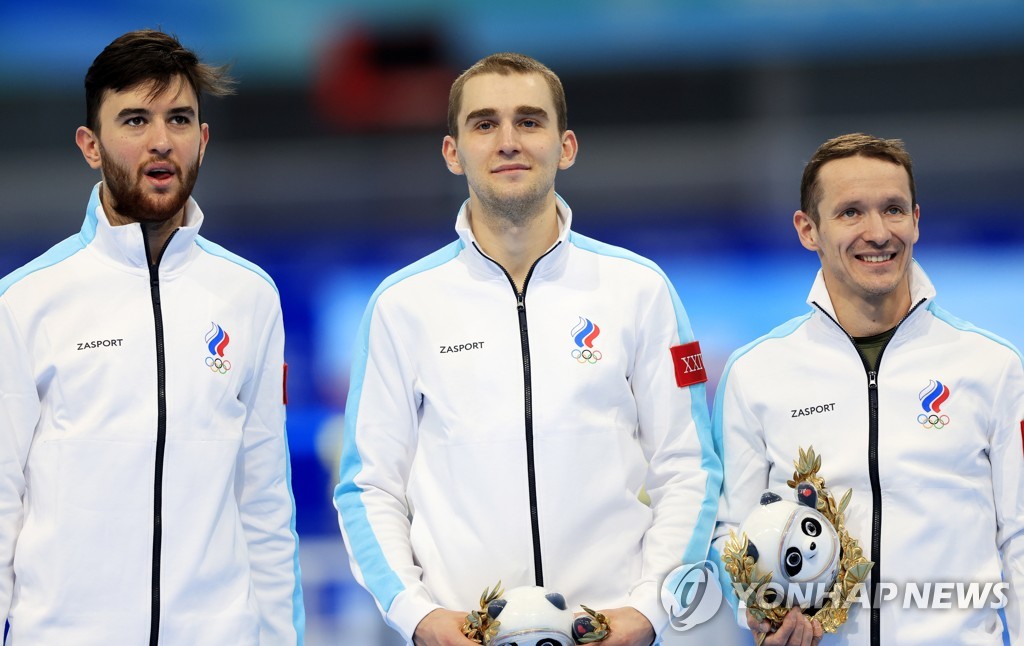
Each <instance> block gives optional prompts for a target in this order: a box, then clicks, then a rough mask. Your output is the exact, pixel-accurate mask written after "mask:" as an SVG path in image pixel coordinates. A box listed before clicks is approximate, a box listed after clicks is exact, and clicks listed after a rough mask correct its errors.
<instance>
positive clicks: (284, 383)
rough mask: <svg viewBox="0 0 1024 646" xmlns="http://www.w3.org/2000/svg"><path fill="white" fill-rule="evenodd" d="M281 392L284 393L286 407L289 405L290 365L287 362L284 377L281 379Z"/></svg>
mask: <svg viewBox="0 0 1024 646" xmlns="http://www.w3.org/2000/svg"><path fill="white" fill-rule="evenodd" d="M281 392H282V393H283V398H284V405H285V406H287V405H288V363H287V362H285V364H284V370H283V375H282V377H281Z"/></svg>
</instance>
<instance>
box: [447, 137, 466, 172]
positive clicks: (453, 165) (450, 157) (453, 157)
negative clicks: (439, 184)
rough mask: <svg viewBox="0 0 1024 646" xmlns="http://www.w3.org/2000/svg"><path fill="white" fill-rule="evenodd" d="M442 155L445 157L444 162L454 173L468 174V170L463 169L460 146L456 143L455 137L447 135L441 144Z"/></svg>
mask: <svg viewBox="0 0 1024 646" xmlns="http://www.w3.org/2000/svg"><path fill="white" fill-rule="evenodd" d="M441 156H442V157H444V163H445V165H446V166H448V170H449V171H451V173H452V174H454V175H465V174H466V171H464V170H463V169H462V162H461V161H459V147H458V144H456V143H455V137H452V136H451V135H445V137H444V142H443V143H442V144H441Z"/></svg>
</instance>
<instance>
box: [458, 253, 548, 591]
mask: <svg viewBox="0 0 1024 646" xmlns="http://www.w3.org/2000/svg"><path fill="white" fill-rule="evenodd" d="M560 244H562V243H561V241H559V242H557V243H555V245H554V246H553V247H551V248H550V249H548V250H547V251H546V252H545V253H544V254H543V255H541V256H540V257H539V258H537V259H536V260H534V261H533V264H532V265H530V270H529V271H527V272H526V279H525V280H524V281H523V291H521V292H520V291H519V289H518V288H517V287H516V281H515V280H513V279H512V275H511V274H509V273H508V270H506V269H505V268H504V267H502V266H501V264H500V263H498V262H497V261H495V260H494V259H493V258H491V257H490V256H488V255H487V254H485V253H484V252H483V251H482V250H481V249H480V247H478V246H477V245H476V243H475V242H474V243H473V246H474V247H476V250H477V251H478V252H479V253H480V255H481V256H483V257H484V258H487V259H488V260H490V261H491V262H493V263H494V264H495V265H497V266H498V268H499V269H501V271H502V273H503V274H505V277H506V278H508V282H509V285H511V286H512V291H513V292H514V293H515V295H516V311H517V312H518V314H519V342H520V344H521V346H522V352H523V404H524V408H525V410H524V413H525V415H524V419H525V428H526V478H527V485H528V487H529V491H530V530H531V532H532V535H533V572H534V580H535V582H536V585H538V586H543V585H544V565H543V563H544V560H543V558H542V556H541V551H540V515H539V511H538V505H537V468H536V461H535V459H534V451H533V384H532V378H531V376H530V332H529V329H528V327H527V324H526V288H527V286H528V285H529V284H530V277H531V276H533V270H534V268H536V267H537V263H539V262H540V261H541V258H543V257H544V256H546V255H548V254H549V253H551V252H552V251H554V250H555V248H556V247H558V245H560Z"/></svg>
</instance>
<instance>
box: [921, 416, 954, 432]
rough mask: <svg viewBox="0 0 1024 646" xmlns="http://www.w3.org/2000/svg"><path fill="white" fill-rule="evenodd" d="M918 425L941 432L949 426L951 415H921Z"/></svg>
mask: <svg viewBox="0 0 1024 646" xmlns="http://www.w3.org/2000/svg"><path fill="white" fill-rule="evenodd" d="M917 423H918V424H920V425H921V426H923V427H925V428H934V429H936V430H939V429H941V428H942V427H944V426H946V425H948V424H949V415H936V414H935V413H932V414H930V415H925V414H924V413H921V414H920V415H918V416H917Z"/></svg>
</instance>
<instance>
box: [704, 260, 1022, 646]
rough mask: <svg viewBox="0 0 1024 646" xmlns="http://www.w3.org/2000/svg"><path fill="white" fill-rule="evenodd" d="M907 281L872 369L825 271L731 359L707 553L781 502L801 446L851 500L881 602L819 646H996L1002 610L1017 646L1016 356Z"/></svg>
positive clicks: (720, 410)
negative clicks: (760, 509)
mask: <svg viewBox="0 0 1024 646" xmlns="http://www.w3.org/2000/svg"><path fill="white" fill-rule="evenodd" d="M910 287H911V296H912V299H913V303H914V305H913V309H912V310H911V312H910V314H909V315H908V316H907V317H906V318H905V319H904V320H903V322H902V323H901V324H900V325H899V327H898V328H897V330H896V332H895V334H894V335H893V337H892V339H891V340H890V341H889V343H888V345H887V346H886V347H885V349H884V350H883V352H882V355H881V360H880V363H879V369H878V372H877V374H875V373H873V372H870V373H869V372H868V370H867V369H866V368H865V366H864V363H863V362H862V361H861V357H860V355H859V354H858V352H857V350H856V348H855V346H854V343H853V340H852V339H851V338H850V337H849V336H848V335H847V334H846V332H845V331H844V330H843V329H842V328H841V327H840V326H839V324H838V323H837V322H836V320H837V319H836V317H835V311H834V309H833V306H832V303H831V301H830V300H829V296H828V292H827V290H826V289H825V283H824V280H823V278H822V276H821V273H820V272H819V274H818V278H817V280H816V281H815V283H814V286H813V288H812V289H811V292H810V295H809V296H808V299H807V301H808V303H809V304H811V306H812V307H811V312H809V313H808V314H806V315H804V316H801V317H799V318H795V319H793V320H791V321H789V322H788V323H785V324H784V325H782V326H780V327H778V328H776V329H775V330H773V331H772V332H771V333H769V334H768V335H766V336H764V337H762V338H760V339H758V340H757V341H754V342H753V343H751V344H750V345H748V346H746V347H744V348H741V349H740V350H738V351H736V352H735V353H734V354H733V356H732V358H731V359H730V360H729V363H728V364H727V366H726V369H725V374H724V376H723V378H722V381H721V383H720V385H719V388H718V392H717V394H716V397H715V414H714V423H715V434H716V441H718V442H720V443H721V446H722V447H723V462H724V465H725V482H724V489H723V497H722V504H721V509H720V516H719V525H718V528H717V530H716V539H715V548H716V551H717V552H719V553H720V551H721V547H722V545H723V544H724V541H725V539H726V538H727V537H728V534H729V530H730V529H736V528H737V527H738V525H739V523H740V522H742V521H743V519H744V518H745V517H746V516H747V514H748V513H749V512H750V510H751V509H753V507H754V506H755V505H756V504H757V503H758V499H759V497H760V494H761V492H762V491H763V490H764V489H765V488H770V489H772V490H773V491H775V492H777V493H779V494H781V495H783V496H790V495H791V493H792V490H791V489H790V488H789V487H787V485H786V480H787V479H790V478H792V477H793V473H794V470H795V469H794V465H793V462H794V460H796V459H797V456H798V450H799V448H800V447H803V448H804V449H806V448H808V447H810V446H812V445H813V447H814V450H815V451H816V452H817V453H818V454H819V455H820V456H821V460H822V466H821V472H820V475H821V476H822V477H823V478H824V479H825V483H826V485H827V486H828V487H829V489H830V490H831V491H832V494H833V495H834V496H835V499H836V502H839V500H840V499H841V497H842V495H843V494H844V493H845V492H846V490H847V489H852V490H853V497H852V500H851V502H850V505H849V507H848V509H847V511H846V524H847V528H848V529H849V532H850V535H851V536H853V537H854V538H856V539H858V540H859V542H860V546H861V547H862V548H863V550H864V555H865V556H866V557H867V558H868V559H870V560H872V561H874V562H875V566H874V569H873V570H872V575H871V579H869V581H868V584H869V588H868V589H867V590H868V592H869V591H870V590H871V586H873V587H874V588H875V589H876V592H877V594H878V598H879V599H880V600H881V601H880V603H877V604H875V605H874V609H872V608H870V607H868V602H869V600H870V598H871V597H870V594H868V593H865V595H864V596H863V597H862V598H861V600H860V601H857V602H856V603H854V605H853V606H852V608H851V611H850V616H849V620H848V621H847V623H846V624H845V625H843V626H842V627H841V628H840V629H839V631H838V633H836V634H834V635H830V634H828V633H826V635H825V638H824V639H823V640H822V645H823V646H827V645H830V644H857V645H860V644H865V645H866V644H872V645H877V644H898V645H899V646H906V645H908V644H911V645H912V644H922V645H924V644H1002V643H1003V642H1002V638H1001V633H1002V632H1003V627H1002V624H1001V621H1000V617H999V614H1000V613H999V609H998V607H997V606H999V605H1002V603H1003V601H1005V602H1007V603H1008V605H1007V606H1006V608H1005V616H1006V619H1007V621H1008V624H1009V632H1010V635H1011V638H1012V642H1013V643H1014V644H1017V643H1024V642H1022V635H1021V631H1022V622H1021V612H1022V611H1021V605H1020V603H1019V600H1018V599H1019V589H1020V586H1022V585H1024V477H1022V476H1024V453H1022V447H1021V431H1022V428H1024V422H1022V421H1021V420H1024V369H1022V364H1021V356H1020V354H1019V353H1018V352H1017V351H1016V350H1015V349H1014V348H1013V347H1012V346H1010V345H1009V344H1008V343H1007V342H1006V341H1003V340H1001V339H999V338H996V337H994V336H993V335H991V334H989V333H987V332H985V331H983V330H980V329H978V328H976V327H974V326H972V325H971V324H969V323H967V322H965V321H961V320H959V319H957V318H955V317H953V316H951V315H950V314H949V313H947V312H946V311H944V310H943V309H941V308H940V307H938V306H937V305H936V304H935V303H934V302H933V300H932V299H933V297H934V295H935V290H934V288H933V287H932V284H931V283H930V282H929V280H928V278H927V277H926V276H925V274H924V272H923V271H922V270H921V268H920V267H919V266H918V265H917V263H916V262H915V263H913V265H912V268H911V278H910ZM873 415H874V416H875V418H874V421H873V419H872V416H873ZM1004 581H1005V583H1008V584H1009V586H1008V587H1007V586H1006V585H1005V583H1004V585H1003V586H1002V587H1000V588H998V589H999V590H1001V592H997V587H996V586H997V585H998V584H1000V583H1001V582H1004ZM972 586H973V589H974V590H975V591H976V593H975V594H974V596H973V597H972V593H971V590H972ZM986 590H987V593H986ZM962 599H966V602H965V601H963V600H962ZM735 601H736V599H735V597H733V602H734V604H735ZM961 606H962V608H961ZM975 606H976V607H975ZM741 612H742V611H741ZM741 620H742V617H741ZM742 623H743V625H746V622H745V620H744V621H742Z"/></svg>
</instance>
